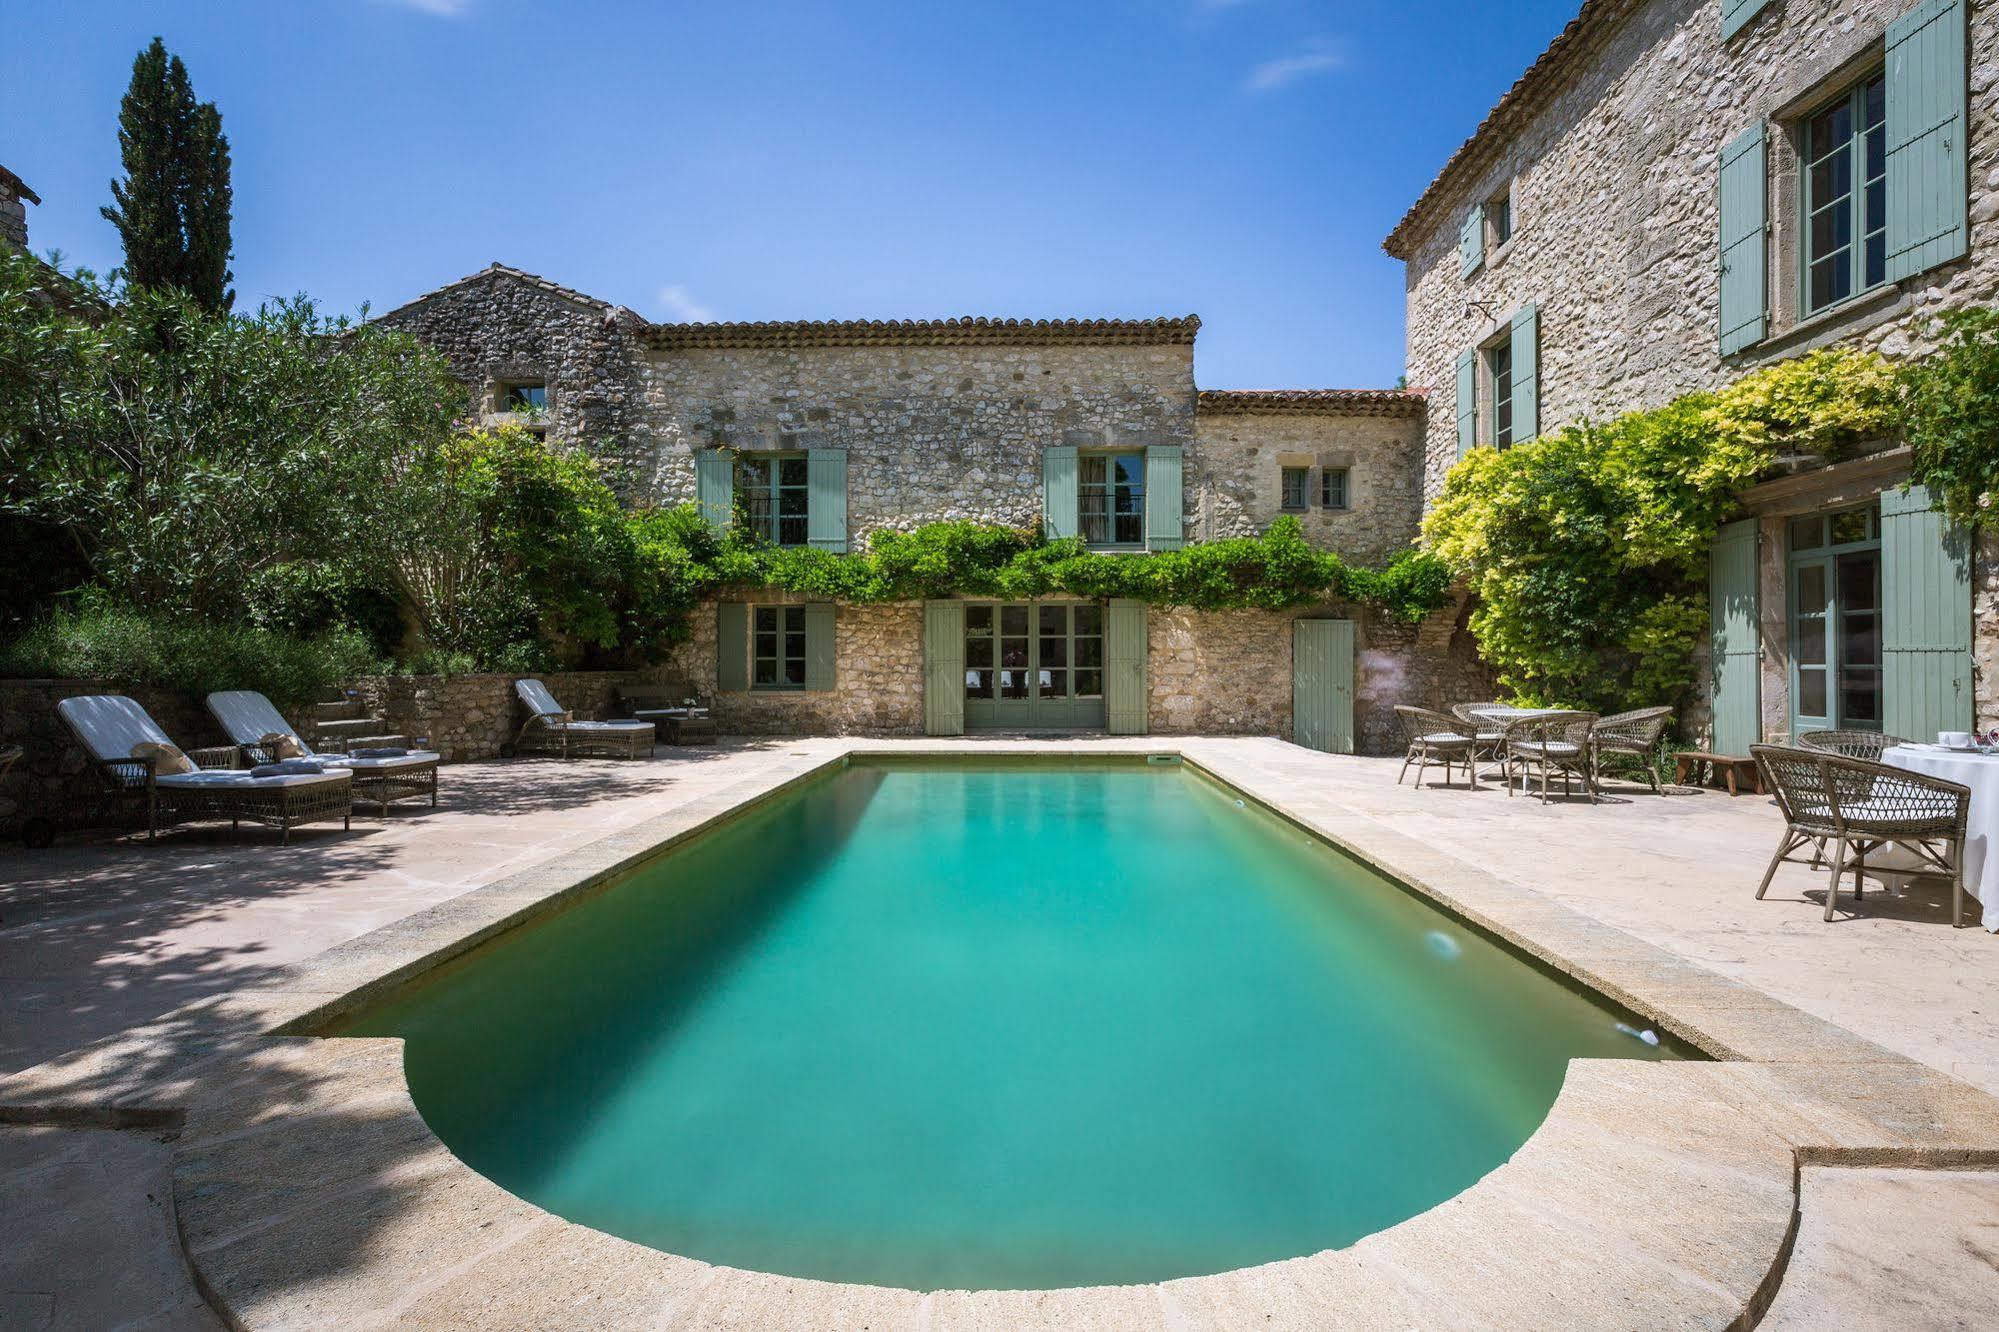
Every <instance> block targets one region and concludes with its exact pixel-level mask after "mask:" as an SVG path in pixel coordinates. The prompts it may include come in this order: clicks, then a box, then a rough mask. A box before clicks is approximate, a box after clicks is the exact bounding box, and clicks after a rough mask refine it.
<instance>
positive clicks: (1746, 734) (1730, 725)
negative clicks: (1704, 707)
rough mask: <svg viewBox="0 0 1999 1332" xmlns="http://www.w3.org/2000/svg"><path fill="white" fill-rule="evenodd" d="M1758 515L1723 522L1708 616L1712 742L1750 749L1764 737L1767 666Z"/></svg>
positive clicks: (1711, 559)
mask: <svg viewBox="0 0 1999 1332" xmlns="http://www.w3.org/2000/svg"><path fill="white" fill-rule="evenodd" d="M1758 550H1759V544H1758V541H1757V536H1756V520H1755V519H1754V518H1744V519H1742V520H1741V521H1740V522H1734V523H1723V524H1722V526H1721V530H1720V531H1719V532H1717V533H1716V534H1715V538H1714V546H1713V547H1712V549H1710V551H1709V552H1708V617H1709V627H1710V631H1711V633H1712V634H1713V639H1712V648H1713V652H1712V656H1713V660H1712V662H1711V663H1710V664H1711V667H1712V669H1713V672H1714V679H1713V682H1712V688H1711V689H1710V691H1709V695H1708V701H1709V704H1710V705H1711V708H1712V711H1713V714H1714V740H1713V744H1712V748H1713V749H1714V751H1715V752H1716V753H1718V754H1747V753H1748V752H1749V746H1751V745H1755V744H1761V743H1762V742H1763V688H1762V679H1763V666H1762V663H1761V661H1760V660H1759V654H1758V651H1757V647H1758V638H1757V632H1758V630H1757V624H1756V619H1757V612H1756V606H1757V596H1756V580H1757V570H1756V560H1757V552H1758Z"/></svg>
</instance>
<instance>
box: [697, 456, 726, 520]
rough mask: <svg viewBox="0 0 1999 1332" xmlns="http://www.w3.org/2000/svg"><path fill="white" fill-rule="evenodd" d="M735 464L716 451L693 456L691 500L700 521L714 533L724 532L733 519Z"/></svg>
mask: <svg viewBox="0 0 1999 1332" xmlns="http://www.w3.org/2000/svg"><path fill="white" fill-rule="evenodd" d="M735 491H736V460H735V458H734V457H733V456H732V455H730V454H727V453H724V452H722V450H720V449H697V450H695V453H694V499H695V502H696V503H697V504H699V505H700V506H701V517H702V519H703V520H704V521H705V522H706V523H707V524H708V526H709V527H710V528H711V529H713V530H714V531H716V532H726V531H728V530H729V524H730V522H731V521H733V520H734V518H735V509H736V494H735Z"/></svg>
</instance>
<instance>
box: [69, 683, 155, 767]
mask: <svg viewBox="0 0 1999 1332" xmlns="http://www.w3.org/2000/svg"><path fill="white" fill-rule="evenodd" d="M56 711H57V712H59V713H61V714H62V718H63V720H64V721H66V722H68V723H69V726H70V729H71V730H73V731H75V732H76V734H77V736H78V738H79V739H81V740H82V741H83V744H84V748H86V749H88V750H89V751H90V756H91V757H92V758H94V759H96V760H98V761H99V762H102V763H108V762H111V761H113V760H117V759H130V758H131V757H132V746H133V745H138V744H155V745H170V744H172V743H173V741H171V740H169V739H167V733H166V732H165V731H162V730H161V729H160V727H159V723H158V722H155V721H154V720H153V719H152V718H151V717H148V716H147V715H146V710H145V709H144V708H142V707H140V706H139V705H138V704H137V703H136V702H134V701H133V700H131V699H129V698H126V697H125V696H124V695H123V694H86V695H82V696H79V697H77V698H66V699H64V700H63V701H62V702H60V703H58V704H56Z"/></svg>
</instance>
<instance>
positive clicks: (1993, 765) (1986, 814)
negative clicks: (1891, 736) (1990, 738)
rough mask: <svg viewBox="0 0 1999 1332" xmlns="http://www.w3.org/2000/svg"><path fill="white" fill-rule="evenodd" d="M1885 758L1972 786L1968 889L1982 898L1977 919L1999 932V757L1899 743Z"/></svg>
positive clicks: (1967, 842) (1967, 832)
mask: <svg viewBox="0 0 1999 1332" xmlns="http://www.w3.org/2000/svg"><path fill="white" fill-rule="evenodd" d="M1881 761H1882V762H1883V763H1887V764H1891V765H1893V766H1894V767H1897V768H1904V769H1907V770H1908V771H1910V772H1921V773H1927V774H1929V775H1930V776H1932V777H1941V778H1943V779H1944V780H1945V781H1951V782H1961V783H1963V784H1964V785H1965V786H1968V787H1970V788H1971V817H1970V823H1969V826H1967V827H1966V829H1965V838H1964V890H1965V891H1966V892H1968V893H1970V894H1972V895H1973V896H1974V897H1976V898H1977V899H1978V904H1979V907H1980V908H1981V914H1980V917H1979V923H1980V924H1982V925H1984V926H1985V928H1986V929H1988V930H1990V931H1992V932H1994V933H1996V934H1999V855H1993V854H1991V852H1992V850H1993V848H1995V847H1999V757H1992V758H1988V757H1986V756H1985V755H1983V754H1953V753H1951V752H1950V751H1948V750H1942V749H1912V748H1910V747H1909V746H1907V745H1896V746H1895V747H1894V748H1893V749H1888V750H1883V751H1882V754H1881Z"/></svg>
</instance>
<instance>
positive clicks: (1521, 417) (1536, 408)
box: [1512, 305, 1541, 444]
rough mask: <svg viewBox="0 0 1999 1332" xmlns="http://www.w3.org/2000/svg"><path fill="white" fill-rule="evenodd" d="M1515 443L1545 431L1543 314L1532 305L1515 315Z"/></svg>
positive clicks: (1513, 344)
mask: <svg viewBox="0 0 1999 1332" xmlns="http://www.w3.org/2000/svg"><path fill="white" fill-rule="evenodd" d="M1512 347H1513V442H1514V443H1515V444H1520V443H1524V442H1525V441H1527V440H1530V439H1533V438H1534V437H1535V436H1537V435H1539V434H1540V433H1541V315H1540V312H1539V311H1538V310H1536V309H1535V307H1533V306H1531V305H1529V306H1527V307H1525V308H1524V309H1522V310H1521V311H1520V313H1519V314H1516V315H1514V316H1513V342H1512Z"/></svg>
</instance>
